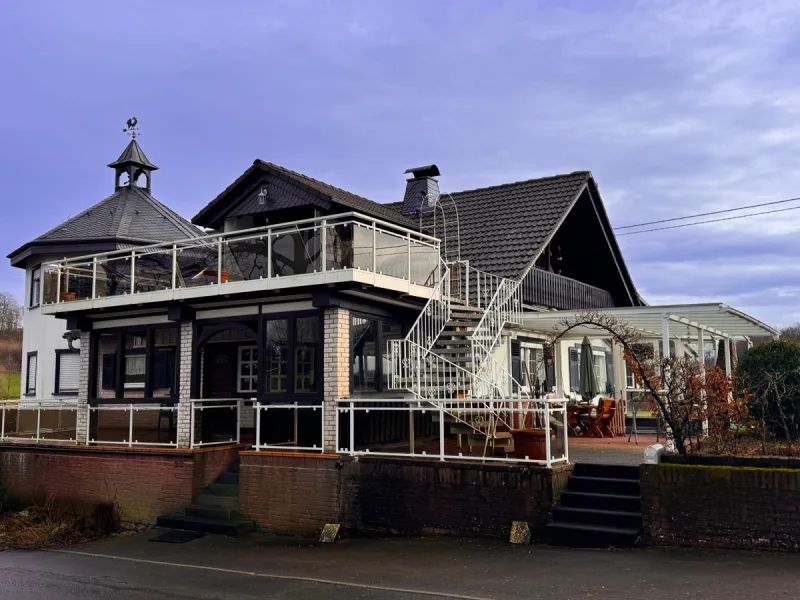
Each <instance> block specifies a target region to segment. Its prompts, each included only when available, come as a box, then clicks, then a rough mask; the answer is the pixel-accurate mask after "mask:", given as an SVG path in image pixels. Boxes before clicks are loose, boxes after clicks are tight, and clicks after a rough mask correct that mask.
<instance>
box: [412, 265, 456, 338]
mask: <svg viewBox="0 0 800 600" xmlns="http://www.w3.org/2000/svg"><path fill="white" fill-rule="evenodd" d="M439 273H440V276H439V282H438V284H437V285H436V287H435V288H434V290H433V294H431V297H430V298H429V299H428V302H426V303H425V306H424V307H423V309H422V312H420V313H419V316H418V317H417V320H416V321H414V324H413V325H412V326H411V328H410V329H409V330H408V334H406V337H405V340H400V341H405V342H410V343H412V344H416V345H417V346H420V347H421V348H424V349H425V350H430V349H431V348H432V347H433V345H434V344H435V343H436V340H437V339H439V335H441V333H442V331H443V330H444V328H445V326H446V325H447V322H448V321H449V320H450V315H451V308H450V268H449V267H448V266H447V264H446V263H444V261H442V260H440V261H439Z"/></svg>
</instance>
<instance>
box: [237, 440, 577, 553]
mask: <svg viewBox="0 0 800 600" xmlns="http://www.w3.org/2000/svg"><path fill="white" fill-rule="evenodd" d="M571 470H572V467H571V466H570V465H562V466H558V467H555V468H553V469H552V470H548V469H545V468H538V467H524V466H512V465H500V464H491V465H487V464H479V463H453V462H439V461H433V460H411V459H385V458H372V457H370V458H363V457H362V458H360V459H359V460H352V459H349V458H346V459H342V458H340V457H339V456H335V455H326V456H320V455H318V454H317V455H297V454H291V455H289V454H273V453H264V452H244V453H242V460H241V472H240V491H239V494H240V504H241V507H242V510H243V511H244V512H245V514H246V515H247V516H248V517H249V518H251V519H253V520H255V521H256V523H257V524H258V525H259V526H260V527H262V528H264V529H266V530H269V531H275V532H280V533H293V534H312V533H318V532H319V531H320V529H321V528H322V526H323V525H324V524H325V523H342V524H343V526H344V527H345V528H347V529H350V530H354V531H360V532H376V533H390V534H402V535H419V534H447V535H459V536H495V537H506V536H507V535H508V532H509V530H510V527H511V522H512V521H527V522H528V523H529V524H530V525H531V529H532V531H533V533H534V535H539V534H542V533H543V531H544V527H545V525H546V524H547V521H548V519H549V515H550V512H551V510H552V507H553V505H554V503H555V502H557V499H558V496H559V494H560V491H561V488H563V487H564V485H565V484H566V481H567V479H568V477H569V473H570V472H571Z"/></svg>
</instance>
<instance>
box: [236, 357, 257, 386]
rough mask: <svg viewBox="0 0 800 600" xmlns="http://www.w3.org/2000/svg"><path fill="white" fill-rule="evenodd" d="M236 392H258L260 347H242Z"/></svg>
mask: <svg viewBox="0 0 800 600" xmlns="http://www.w3.org/2000/svg"><path fill="white" fill-rule="evenodd" d="M236 381H237V384H236V391H237V392H239V393H244V392H253V393H255V392H256V391H257V390H258V346H240V347H239V361H238V366H237V380H236Z"/></svg>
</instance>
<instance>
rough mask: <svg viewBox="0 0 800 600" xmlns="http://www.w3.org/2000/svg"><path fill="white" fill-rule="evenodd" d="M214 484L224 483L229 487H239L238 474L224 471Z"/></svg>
mask: <svg viewBox="0 0 800 600" xmlns="http://www.w3.org/2000/svg"><path fill="white" fill-rule="evenodd" d="M216 483H226V484H229V485H239V473H238V472H237V473H235V472H233V471H226V472H225V473H223V474H222V475H220V476H219V477H217V481H216Z"/></svg>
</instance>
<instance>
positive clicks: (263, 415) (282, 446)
mask: <svg viewBox="0 0 800 600" xmlns="http://www.w3.org/2000/svg"><path fill="white" fill-rule="evenodd" d="M255 409H256V443H255V445H254V446H253V447H254V448H255V449H256V450H300V451H304V452H322V450H323V447H324V440H323V437H324V433H323V432H324V430H325V406H324V405H323V404H299V403H297V402H294V403H290V404H269V403H267V404H261V403H259V402H256V404H255ZM276 415H277V416H276ZM301 421H303V423H302V424H301ZM272 424H275V425H276V429H277V430H278V431H280V432H281V433H275V432H271V431H270V425H272ZM262 428H263V429H265V430H266V431H264V432H262ZM309 430H310V431H311V433H310V434H308V437H309V438H313V437H316V435H317V433H318V438H317V439H319V445H317V444H316V443H311V444H306V445H303V444H301V443H300V442H301V438H302V439H303V440H305V439H306V433H305V432H307V431H309ZM315 430H316V431H315ZM301 431H302V433H301ZM287 432H289V434H288V435H287Z"/></svg>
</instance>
